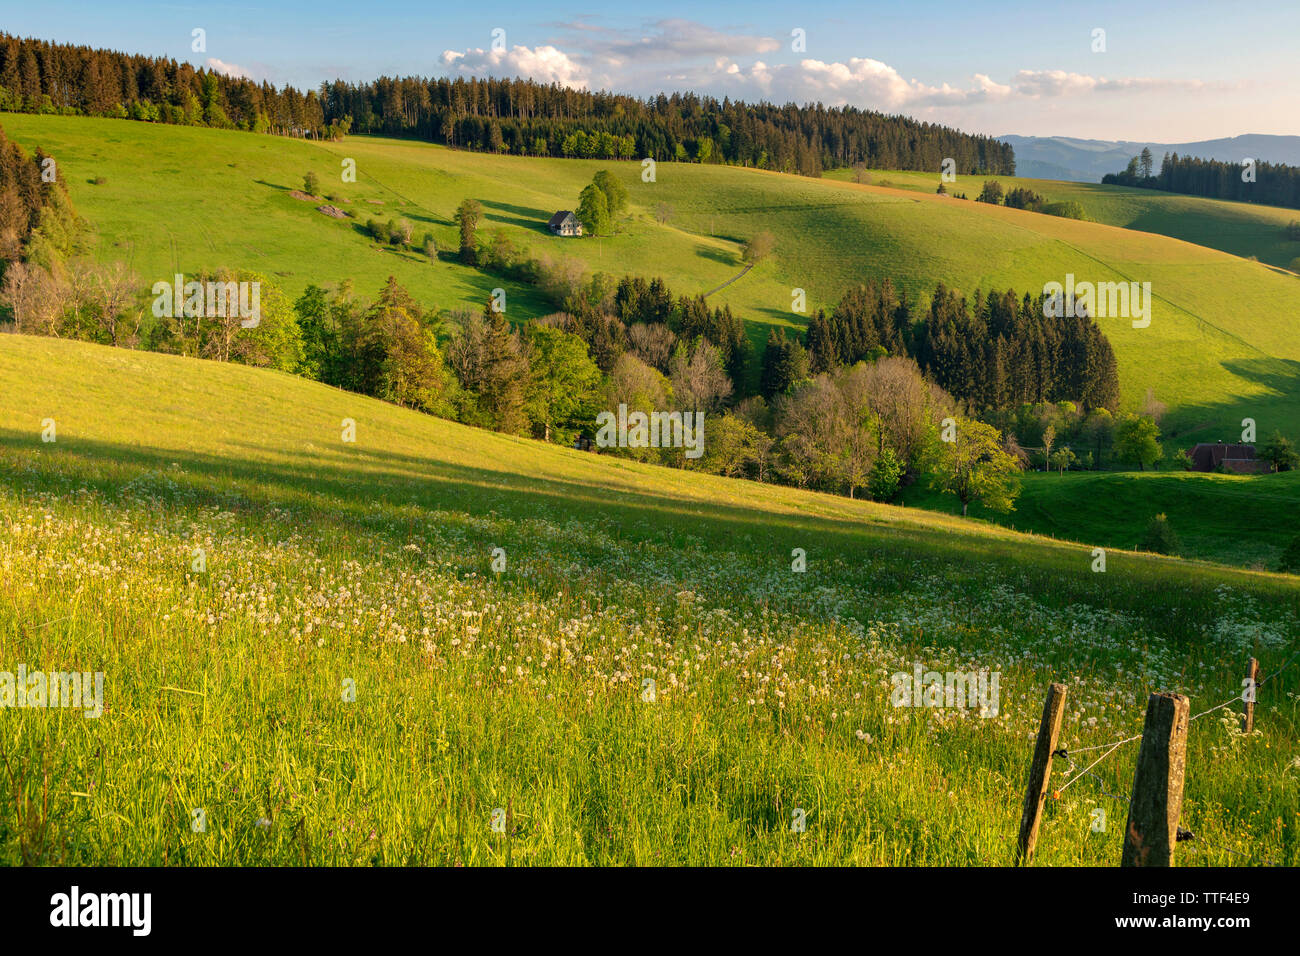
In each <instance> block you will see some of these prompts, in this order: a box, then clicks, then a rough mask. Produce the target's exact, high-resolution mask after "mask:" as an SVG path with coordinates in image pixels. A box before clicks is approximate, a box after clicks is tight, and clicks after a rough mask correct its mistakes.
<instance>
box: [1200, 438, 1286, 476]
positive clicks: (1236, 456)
mask: <svg viewBox="0 0 1300 956" xmlns="http://www.w3.org/2000/svg"><path fill="white" fill-rule="evenodd" d="M1187 457H1188V458H1190V459H1191V460H1192V469H1193V470H1194V471H1214V470H1216V469H1217V468H1218V467H1219V466H1220V465H1222V466H1223V468H1224V470H1225V471H1234V472H1236V473H1237V474H1239V475H1255V474H1266V473H1268V472H1270V471H1272V470H1273V467H1272V465H1270V464H1269V463H1268V462H1267V461H1264V460H1263V459H1261V458H1256V457H1255V446H1254V445H1225V444H1224V443H1223V442H1221V441H1220V442H1214V443H1210V442H1202V443H1201V444H1199V445H1197V446H1196V447H1195V448H1193V449H1192V450H1191V451H1189V452H1188V453H1187Z"/></svg>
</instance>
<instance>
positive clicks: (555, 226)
mask: <svg viewBox="0 0 1300 956" xmlns="http://www.w3.org/2000/svg"><path fill="white" fill-rule="evenodd" d="M547 225H548V226H549V227H550V229H551V232H553V233H555V234H556V235H557V236H580V235H582V223H580V222H578V217H577V216H575V215H574V214H573V213H572V212H571V211H570V210H568V209H561V210H560V211H559V212H557V213H556V214H555V215H554V216H552V217H551V221H550V222H548V223H547Z"/></svg>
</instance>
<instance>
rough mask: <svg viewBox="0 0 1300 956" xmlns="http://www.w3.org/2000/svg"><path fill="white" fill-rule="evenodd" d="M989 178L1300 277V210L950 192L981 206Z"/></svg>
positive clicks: (927, 186) (907, 178)
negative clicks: (1298, 226)
mask: <svg viewBox="0 0 1300 956" xmlns="http://www.w3.org/2000/svg"><path fill="white" fill-rule="evenodd" d="M1116 172H1119V170H1116ZM869 173H870V175H871V181H872V182H873V183H876V184H878V185H880V186H884V185H886V184H889V185H890V186H892V187H894V188H898V189H908V190H914V191H917V192H923V193H925V194H927V195H930V194H932V193H934V191H935V190H936V189H937V188H938V186H939V174H938V173H937V172H935V173H928V172H927V173H922V172H914V171H910V170H909V171H900V170H892V169H879V170H869ZM855 175H856V174H855V173H854V171H853V170H850V169H833V170H830V171H828V172H827V173H826V178H827V179H833V180H838V181H841V182H849V181H851V180H853V178H854V176H855ZM990 179H992V180H996V181H997V182H999V183H1001V184H1002V188H1003V189H1004V190H1011V189H1017V188H1019V189H1031V190H1033V191H1034V192H1036V193H1038V194H1039V195H1040V196H1042V197H1043V198H1044V199H1046V200H1048V201H1049V202H1068V201H1071V200H1072V201H1074V202H1077V203H1079V204H1080V205H1081V206H1083V209H1084V212H1085V213H1086V214H1087V216H1088V218H1089V219H1091V220H1093V221H1095V222H1100V223H1105V224H1106V225H1108V226H1119V227H1120V228H1123V229H1134V230H1137V231H1139V232H1152V233H1156V234H1158V235H1162V236H1169V237H1170V238H1173V239H1181V240H1183V241H1184V242H1190V243H1194V244H1195V245H1198V246H1207V247H1209V248H1211V249H1219V250H1221V251H1222V252H1228V253H1231V254H1232V255H1234V256H1240V257H1241V258H1243V259H1251V258H1254V259H1257V260H1259V261H1260V262H1263V263H1266V264H1268V265H1271V266H1277V267H1279V268H1281V269H1285V270H1288V271H1291V272H1295V271H1296V269H1295V267H1294V266H1293V263H1294V262H1295V261H1296V259H1297V258H1300V242H1297V241H1296V240H1294V239H1288V238H1287V236H1286V227H1287V226H1288V225H1289V224H1290V223H1292V222H1294V221H1296V220H1297V219H1300V210H1296V209H1283V208H1280V207H1277V206H1263V205H1255V204H1253V203H1247V202H1233V201H1229V200H1223V199H1206V198H1203V197H1200V196H1182V195H1179V194H1177V193H1166V192H1160V191H1159V190H1154V189H1137V188H1135V187H1130V186H1103V185H1102V184H1101V183H1072V182H1062V181H1060V180H1055V179H1029V178H1025V177H1020V176H959V177H958V178H957V180H956V181H955V182H953V183H949V184H947V188H948V191H949V192H951V193H964V194H965V195H966V197H967V198H968V199H970V200H974V199H975V197H976V196H978V195H979V193H980V189H982V188H983V185H984V182H985V181H986V180H990Z"/></svg>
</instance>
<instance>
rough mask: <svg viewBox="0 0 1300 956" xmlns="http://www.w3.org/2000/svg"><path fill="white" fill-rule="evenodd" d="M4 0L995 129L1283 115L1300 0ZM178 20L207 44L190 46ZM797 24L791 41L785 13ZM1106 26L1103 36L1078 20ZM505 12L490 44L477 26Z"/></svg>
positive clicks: (1106, 129) (302, 46)
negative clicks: (595, 0)
mask: <svg viewBox="0 0 1300 956" xmlns="http://www.w3.org/2000/svg"><path fill="white" fill-rule="evenodd" d="M268 6H271V7H272V8H270V9H268V8H267V7H264V6H262V5H257V4H251V3H226V2H207V3H146V2H115V3H114V2H109V3H106V2H98V3H96V2H74V0H39V2H37V3H30V2H27V3H15V2H12V0H3V16H2V17H0V28H2V29H4V30H7V31H9V32H12V33H17V34H19V35H26V36H38V37H42V38H45V39H51V40H59V41H65V42H75V43H85V44H90V45H94V46H102V47H108V48H112V49H117V50H124V51H128V52H138V53H148V54H153V55H167V56H172V57H175V58H177V59H184V60H189V61H190V62H192V63H194V64H195V65H207V66H211V67H213V68H216V69H221V70H225V71H228V72H237V73H241V74H245V75H249V76H252V77H254V78H256V79H259V80H261V79H266V80H269V81H271V82H273V83H276V84H283V83H292V84H294V85H295V86H300V87H315V86H317V85H318V84H319V83H320V82H321V81H322V80H329V79H334V78H336V77H342V78H343V79H347V80H366V79H371V78H374V77H376V76H379V75H382V74H388V75H410V74H417V75H479V76H483V75H495V76H504V75H521V76H532V77H534V78H536V79H539V80H542V81H546V82H551V81H554V82H559V83H564V84H569V85H574V86H582V87H588V88H608V89H614V90H617V91H620V92H629V93H634V94H638V95H647V94H650V93H655V92H659V91H661V90H695V91H697V92H702V93H712V94H715V95H719V96H721V95H724V94H725V95H731V96H733V97H737V98H741V99H748V100H756V99H769V100H774V101H777V102H786V101H789V100H793V101H796V102H807V101H812V100H818V101H821V102H823V103H826V104H827V105H841V104H851V105H855V106H861V107H865V108H871V109H879V110H884V111H886V112H891V113H893V112H898V113H906V114H908V115H911V116H916V117H918V118H920V119H926V120H931V121H935V122H942V123H947V124H951V125H955V126H958V127H960V128H962V129H965V130H969V131H972V132H983V133H989V134H993V135H998V134H1011V133H1019V134H1023V135H1043V136H1051V135H1061V136H1080V137H1087V138H1097V139H1128V140H1152V141H1157V142H1182V141H1191V140H1201V139H1213V138H1218V137H1221V136H1232V135H1237V134H1241V133H1288V134H1300V79H1298V78H1297V72H1296V62H1297V49H1298V48H1300V2H1296V0H1286V2H1274V0H1259V2H1250V3H1240V4H1239V3H1227V2H1224V3H1205V2H1201V3H1197V2H1178V3H1173V2H1166V0H1157V2H1138V3H1134V2H1128V3H1089V4H1068V5H1067V4H1058V3H1054V2H1050V0H1049V2H1046V3H1045V2H1043V0H1038V2H1035V3H1027V2H1024V3H1022V2H1012V3H999V4H988V3H980V2H973V0H972V2H946V0H932V2H910V3H875V2H866V3H863V2H856V3H849V2H840V0H834V2H809V3H803V4H792V3H790V2H788V0H786V2H781V3H776V2H770V0H746V2H732V0H726V2H714V3H709V4H705V5H701V4H694V3H679V2H673V0H669V2H654V3H646V4H633V5H629V4H626V3H624V4H618V5H615V4H599V5H597V4H589V3H588V2H587V0H532V2H528V3H520V2H509V3H507V2H493V0H483V2H474V3H460V4H456V3H451V4H449V3H446V2H445V0H444V2H427V0H426V2H423V3H410V2H406V0H388V2H382V3H375V4H365V3H358V2H356V0H351V2H341V0H317V2H312V3H302V2H287V3H276V4H274V5H273V6H272V5H270V4H268ZM194 28H202V29H203V30H205V31H206V50H204V51H201V52H195V51H193V50H192V49H191V45H192V40H191V34H192V30H193V29H194ZM796 29H799V30H802V31H803V32H804V36H805V43H804V48H803V49H802V50H796V49H794V48H793V47H794V46H795V40H794V39H792V31H794V30H796ZM1097 29H1101V30H1104V31H1105V35H1104V42H1105V49H1104V51H1103V50H1094V46H1096V45H1097V43H1096V41H1095V39H1094V31H1095V30H1097ZM494 30H503V31H504V37H503V40H504V44H503V47H502V48H501V49H493V31H494Z"/></svg>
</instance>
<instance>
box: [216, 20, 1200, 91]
mask: <svg viewBox="0 0 1300 956" xmlns="http://www.w3.org/2000/svg"><path fill="white" fill-rule="evenodd" d="M557 26H558V29H559V30H561V31H562V32H563V33H564V34H565V39H564V40H559V41H556V42H557V43H563V45H564V46H565V47H567V48H568V49H561V47H560V46H556V45H551V44H547V45H541V46H536V47H527V46H514V47H511V48H510V49H509V50H491V51H485V50H482V49H469V50H465V51H463V52H459V51H455V50H446V51H445V52H444V53H443V54H442V62H443V64H444V65H445V66H446V67H448V69H449V70H450V71H451V72H453V73H459V74H463V75H466V76H479V77H484V76H496V77H506V76H520V77H529V78H531V79H534V80H537V81H539V82H542V83H558V84H560V85H561V86H568V87H574V88H578V89H591V88H593V87H595V88H600V89H610V90H614V91H616V92H626V93H633V94H636V95H641V96H647V95H653V94H656V93H660V92H672V91H674V90H681V91H686V90H689V91H692V92H696V93H701V94H709V95H715V96H723V95H727V96H732V97H735V98H739V99H746V100H751V101H753V100H760V99H763V100H768V101H771V102H775V103H787V102H794V103H810V102H820V103H823V104H825V105H827V106H857V107H861V108H865V109H878V110H885V111H902V110H915V111H924V112H930V111H933V110H934V109H936V108H957V109H961V108H967V107H973V106H978V105H981V104H992V103H1008V102H1010V103H1014V102H1017V101H1019V102H1022V103H1027V102H1029V101H1040V102H1041V101H1045V100H1051V99H1056V98H1065V97H1086V96H1089V95H1092V94H1097V93H1126V92H1128V93H1134V92H1143V91H1156V90H1166V91H1188V90H1199V89H1205V88H1208V85H1207V84H1203V83H1200V82H1198V81H1191V80H1162V79H1148V78H1118V79H1107V78H1106V77H1095V76H1089V75H1087V74H1083V73H1068V72H1065V71H1062V70H1020V71H1018V72H1016V73H1015V74H1014V75H1013V76H1012V77H1011V79H1010V80H1009V81H1008V82H1006V83H1000V82H998V81H997V80H995V79H993V78H992V77H991V76H989V75H988V74H985V73H976V74H974V75H973V76H971V77H969V78H968V79H967V80H966V81H964V82H962V81H958V82H956V83H950V82H948V81H946V80H945V81H941V82H939V83H937V84H936V83H927V82H924V81H922V80H919V79H915V78H911V79H909V78H907V77H904V76H903V75H902V74H900V73H899V72H898V70H896V69H895V68H894V67H892V66H890V65H889V64H888V63H886V62H884V61H882V60H878V59H874V58H872V57H851V58H849V59H848V60H847V61H846V62H839V61H831V62H826V61H822V60H814V59H803V60H801V61H799V62H798V63H772V62H770V61H768V60H765V59H760V58H759V57H760V56H762V55H765V54H770V53H777V54H778V55H779V54H780V52H781V51H784V50H785V49H786V46H785V44H784V42H778V41H777V40H775V39H773V38H771V37H763V36H757V35H750V34H731V33H726V32H723V31H720V30H716V29H714V28H712V27H707V26H704V25H702V24H699V23H693V22H691V21H688V20H681V19H665V20H659V21H655V22H652V23H650V24H648V25H647V27H646V28H645V30H644V31H639V30H623V29H614V28H610V27H605V26H601V25H598V24H592V23H590V22H587V21H585V20H577V21H572V22H569V23H562V24H558V25H557ZM209 62H210V63H211V62H214V61H211V60H210V61H209ZM669 64H671V68H668V65H669ZM234 69H238V68H234Z"/></svg>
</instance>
